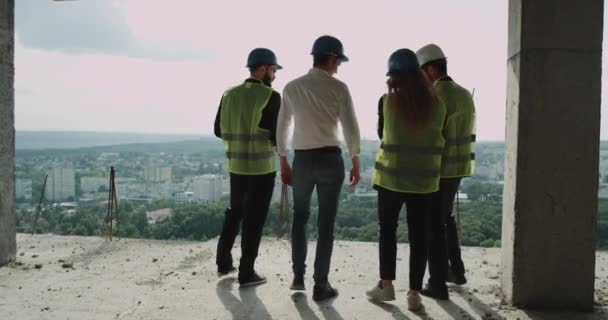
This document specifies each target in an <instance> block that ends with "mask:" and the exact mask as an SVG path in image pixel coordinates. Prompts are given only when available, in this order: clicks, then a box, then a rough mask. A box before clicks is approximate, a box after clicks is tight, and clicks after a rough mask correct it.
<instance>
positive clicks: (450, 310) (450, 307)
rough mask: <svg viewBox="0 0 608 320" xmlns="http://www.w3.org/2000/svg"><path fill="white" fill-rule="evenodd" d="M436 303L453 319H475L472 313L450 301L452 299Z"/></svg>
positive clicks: (495, 319) (494, 319)
mask: <svg viewBox="0 0 608 320" xmlns="http://www.w3.org/2000/svg"><path fill="white" fill-rule="evenodd" d="M437 305H438V306H439V307H441V309H443V311H445V312H446V313H447V314H448V315H450V317H451V318H452V319H455V320H475V319H476V318H475V317H474V316H473V315H472V314H470V313H469V312H467V311H466V310H465V309H463V308H462V307H460V306H459V305H457V304H455V303H454V302H452V300H445V301H443V300H437ZM482 319H484V320H486V319H487V320H501V319H503V317H500V318H485V317H482Z"/></svg>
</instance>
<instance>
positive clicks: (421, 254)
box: [378, 188, 431, 290]
mask: <svg viewBox="0 0 608 320" xmlns="http://www.w3.org/2000/svg"><path fill="white" fill-rule="evenodd" d="M430 197H431V194H415V193H404V192H395V191H390V190H387V189H384V188H378V223H379V225H380V239H379V243H380V244H379V251H380V278H381V279H383V280H395V270H396V263H397V226H398V225H399V212H400V211H401V207H402V206H403V204H404V203H405V207H406V210H407V229H408V239H409V242H410V289H414V290H421V289H422V280H423V278H424V272H425V269H426V258H427V219H428V213H429V209H430V208H429V206H430V199H431V198H430Z"/></svg>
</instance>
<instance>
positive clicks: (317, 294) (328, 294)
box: [312, 283, 338, 301]
mask: <svg viewBox="0 0 608 320" xmlns="http://www.w3.org/2000/svg"><path fill="white" fill-rule="evenodd" d="M337 296H338V290H336V289H334V288H332V287H331V285H329V283H326V284H323V285H316V284H315V286H314V288H313V291H312V300H314V301H321V300H326V299H330V298H334V297H337Z"/></svg>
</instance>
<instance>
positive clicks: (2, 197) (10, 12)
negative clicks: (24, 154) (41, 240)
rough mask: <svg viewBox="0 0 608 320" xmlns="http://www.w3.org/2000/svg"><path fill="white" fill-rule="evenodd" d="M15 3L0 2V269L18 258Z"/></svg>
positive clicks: (2, 0)
mask: <svg viewBox="0 0 608 320" xmlns="http://www.w3.org/2000/svg"><path fill="white" fill-rule="evenodd" d="M14 7H15V3H14V0H0V266H2V265H4V264H6V263H7V262H9V261H11V260H13V259H14V258H15V249H16V242H15V208H14V199H15V108H14V106H15V98H14V78H15V77H14V76H15V68H14V44H15V42H14V25H15V21H14Z"/></svg>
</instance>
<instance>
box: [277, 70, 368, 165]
mask: <svg viewBox="0 0 608 320" xmlns="http://www.w3.org/2000/svg"><path fill="white" fill-rule="evenodd" d="M292 117H293V118H294V119H295V120H294V133H293V141H292V144H293V148H294V149H296V150H308V149H317V148H323V147H334V146H335V147H339V146H340V140H339V139H338V121H340V123H341V124H342V134H343V136H344V140H346V145H347V147H348V151H349V153H350V156H351V157H354V156H358V155H359V152H360V146H361V137H360V135H359V124H358V122H357V116H356V115H355V110H354V108H353V101H352V98H351V96H350V92H349V91H348V87H347V86H346V84H345V83H344V82H342V81H340V80H338V79H336V78H334V77H332V76H331V75H330V74H329V73H327V72H326V71H325V70H322V69H319V68H312V69H311V70H310V71H309V72H308V73H307V74H305V75H303V76H301V77H299V78H297V79H295V80H293V81H291V82H289V83H288V84H287V85H286V86H285V88H284V89H283V102H282V103H281V109H280V111H279V118H278V122H277V150H278V152H279V154H280V155H282V156H284V155H287V150H288V148H287V135H288V130H289V127H290V125H291V120H292Z"/></svg>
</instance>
